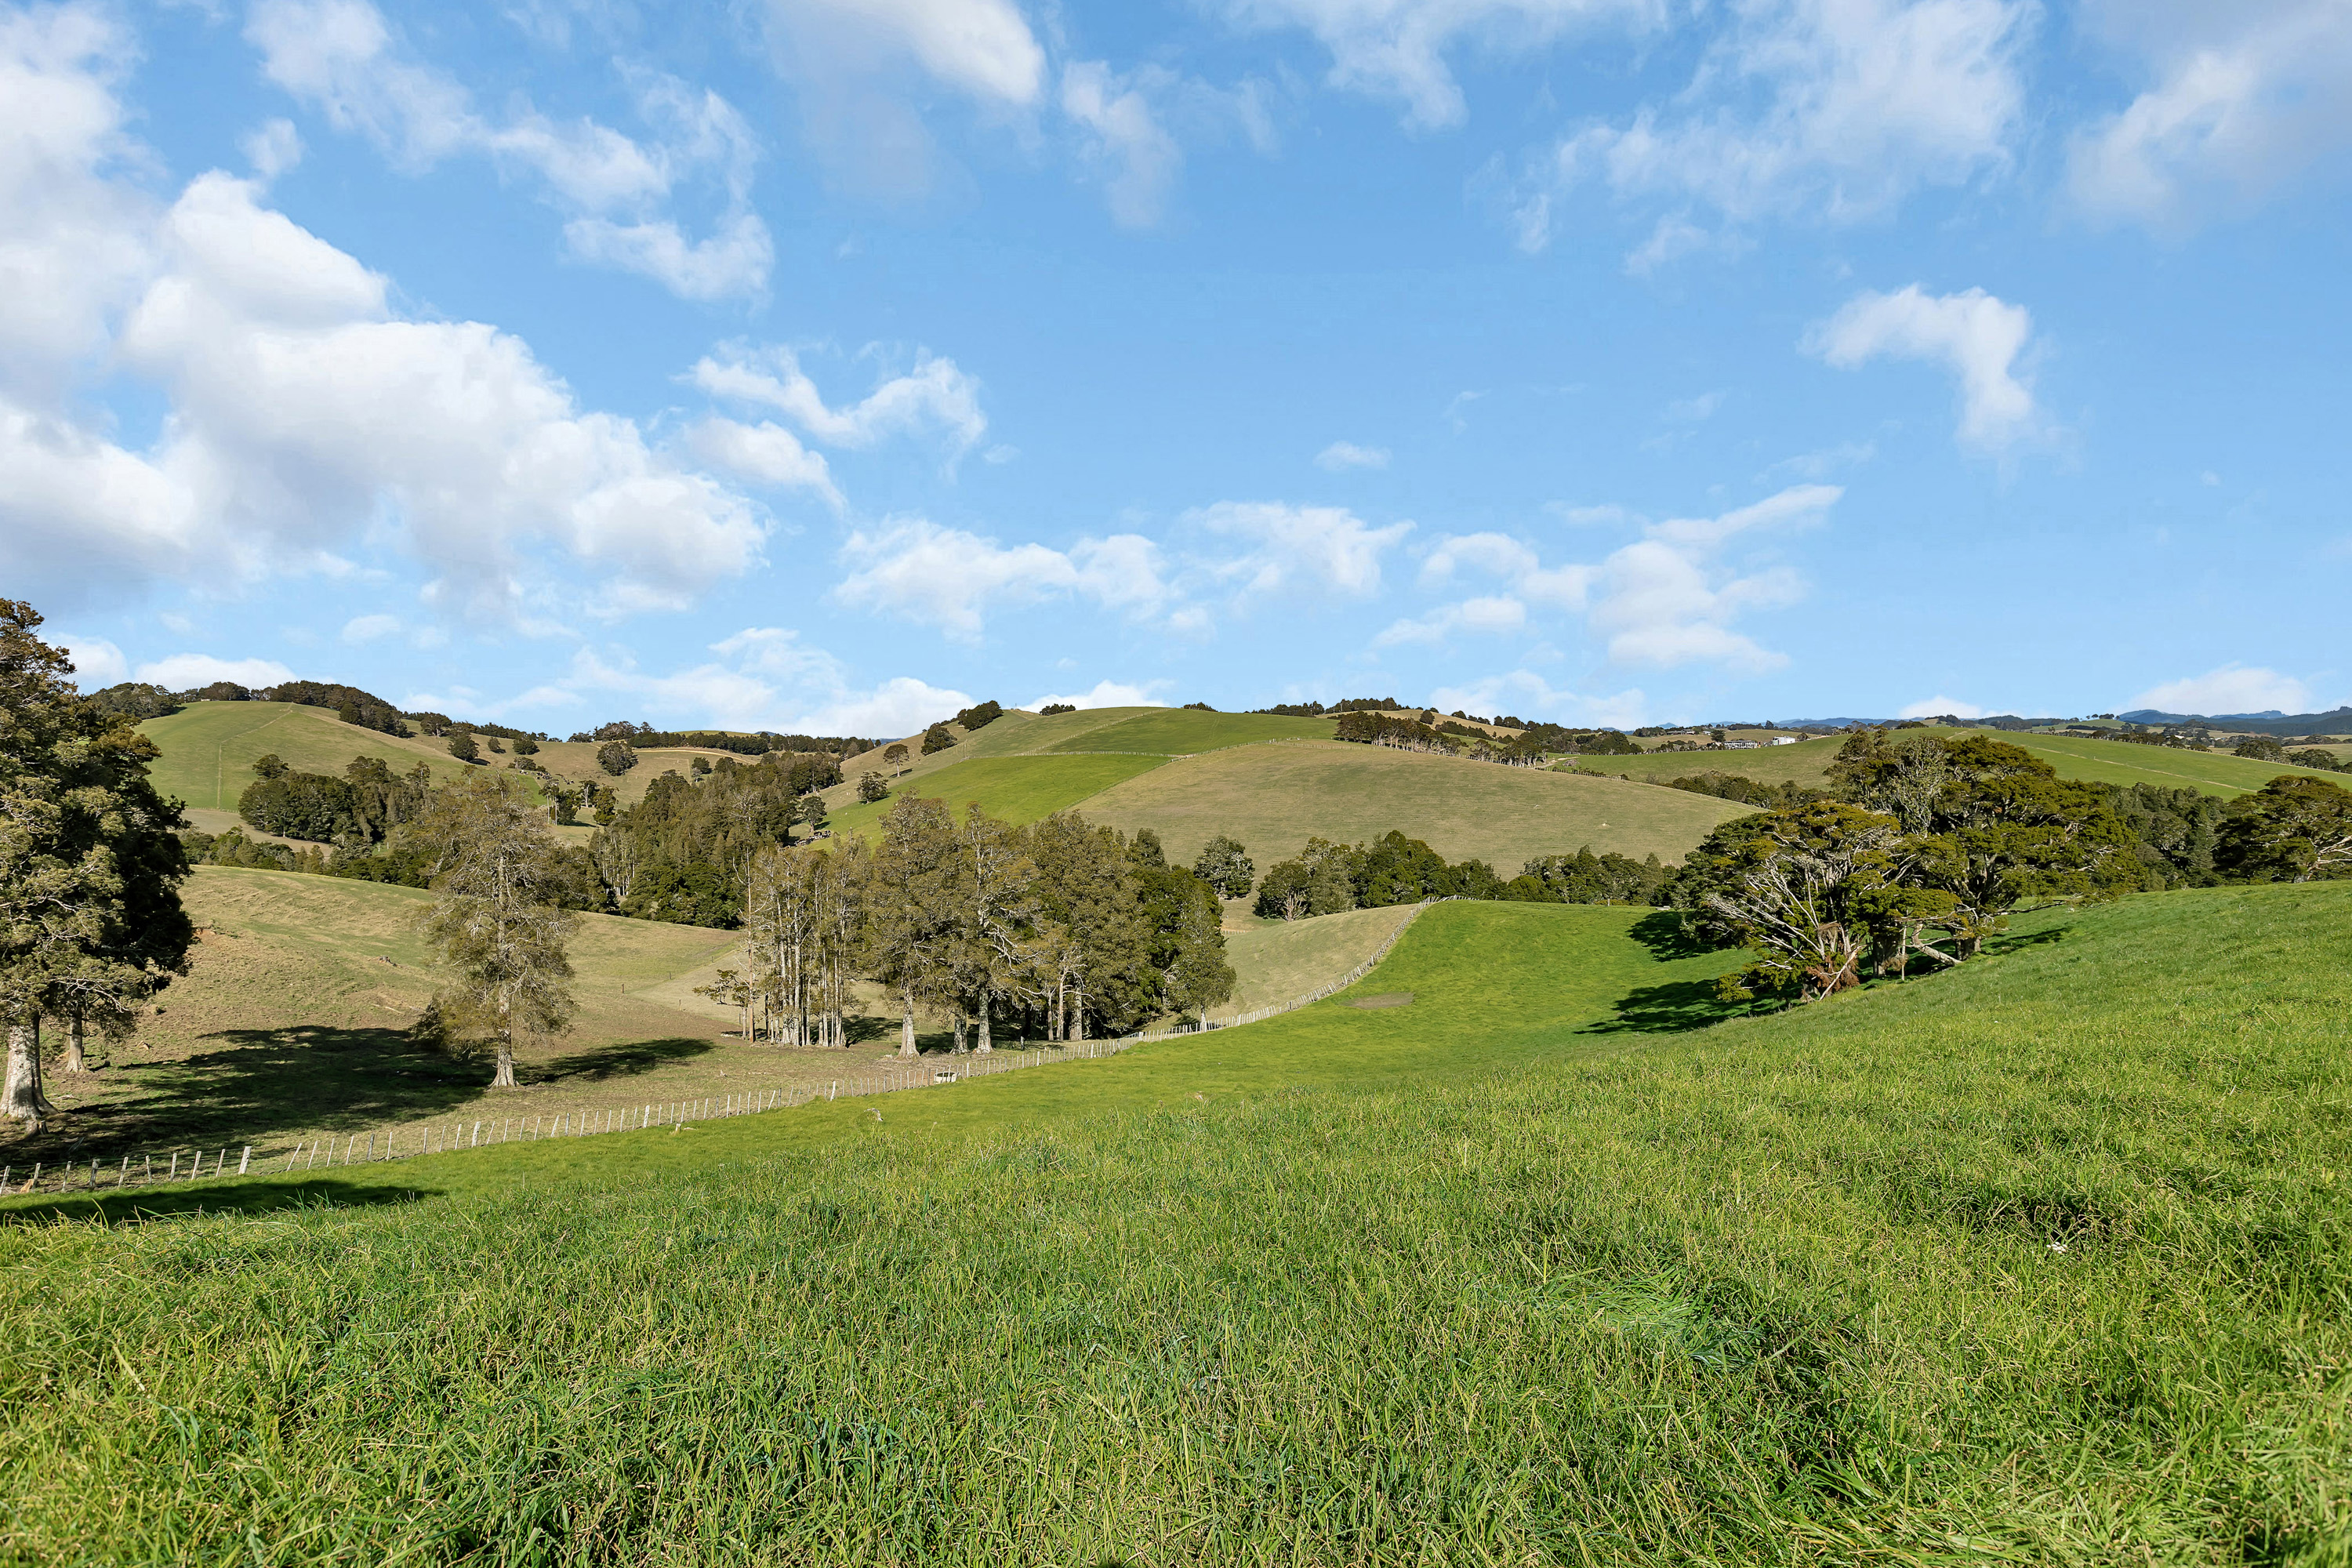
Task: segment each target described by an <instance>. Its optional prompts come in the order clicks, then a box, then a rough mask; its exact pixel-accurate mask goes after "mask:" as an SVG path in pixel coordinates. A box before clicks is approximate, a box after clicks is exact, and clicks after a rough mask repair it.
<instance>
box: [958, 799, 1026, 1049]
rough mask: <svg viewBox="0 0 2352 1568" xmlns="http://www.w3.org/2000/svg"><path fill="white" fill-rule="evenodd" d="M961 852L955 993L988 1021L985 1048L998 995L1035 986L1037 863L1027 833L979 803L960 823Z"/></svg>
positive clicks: (983, 1025) (981, 1042)
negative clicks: (1031, 978) (1031, 980)
mask: <svg viewBox="0 0 2352 1568" xmlns="http://www.w3.org/2000/svg"><path fill="white" fill-rule="evenodd" d="M956 849H957V853H958V855H959V857H960V858H961V866H960V867H959V868H958V875H957V879H956V880H957V885H958V890H959V891H960V892H961V895H962V899H963V909H962V910H961V927H962V929H961V931H960V932H959V933H958V935H959V937H960V939H961V940H960V942H959V943H958V949H959V950H958V952H957V954H956V960H955V966H956V984H955V991H956V993H957V1000H958V1003H959V1006H960V1007H961V1004H962V1003H964V1002H970V1003H971V1004H972V1005H973V1011H974V1013H975V1015H976V1016H977V1017H978V1019H979V1025H980V1028H979V1039H978V1042H977V1048H978V1049H979V1050H980V1051H982V1052H983V1053H984V1052H987V1051H989V1050H991V1049H992V1048H993V1044H994V1038H995V1037H994V1032H993V1030H994V1026H993V1022H992V1020H993V1018H994V1014H995V1004H996V1000H997V998H998V997H1000V996H1009V995H1013V994H1019V993H1024V992H1025V991H1026V990H1028V989H1029V988H1028V987H1026V986H1024V984H1023V981H1024V976H1027V975H1029V974H1032V973H1034V958H1035V950H1034V943H1033V942H1032V936H1033V933H1034V930H1035V927H1036V922H1037V866H1036V862H1034V860H1032V859H1030V858H1029V855H1028V851H1027V848H1026V847H1025V846H1024V843H1023V842H1022V837H1021V835H1020V834H1019V833H1018V832H1016V831H1015V830H1014V829H1013V827H1012V826H1009V825H1007V824H1005V823H1003V822H999V821H998V820H997V819H996V818H994V817H992V816H989V815H988V814H987V813H986V812H984V811H982V810H981V809H980V805H979V803H978V802H976V801H975V802H974V803H972V804H971V805H969V806H967V807H966V808H965V810H964V816H963V821H962V822H961V823H960V824H959V825H957V828H956ZM958 1034H959V1035H961V1021H959V1026H958ZM959 1044H961V1041H959Z"/></svg>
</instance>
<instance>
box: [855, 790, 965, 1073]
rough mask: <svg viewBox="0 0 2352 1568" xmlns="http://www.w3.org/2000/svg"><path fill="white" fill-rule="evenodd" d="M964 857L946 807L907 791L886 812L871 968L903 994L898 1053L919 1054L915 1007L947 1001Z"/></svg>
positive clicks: (869, 942)
mask: <svg viewBox="0 0 2352 1568" xmlns="http://www.w3.org/2000/svg"><path fill="white" fill-rule="evenodd" d="M961 871H962V857H961V854H960V853H959V851H958V846H957V842H956V830H955V822H954V819H953V818H951V817H950V816H949V815H948V808H947V807H946V806H945V805H942V804H940V802H938V801H936V800H926V799H924V798H923V797H922V796H920V795H902V796H900V797H899V799H898V804H897V805H893V806H892V807H891V808H890V810H889V813H888V815H887V816H884V817H883V819H882V842H881V845H880V847H878V848H877V849H876V850H875V852H874V858H873V863H872V870H871V872H870V879H871V893H872V898H871V902H870V903H869V904H868V905H867V908H866V949H867V957H868V963H869V966H870V967H869V973H872V974H873V976H874V978H875V979H877V980H878V981H880V982H882V984H886V985H887V986H889V987H890V989H891V990H893V991H894V992H896V993H898V1004H899V1011H898V1054H899V1055H900V1056H902V1057H911V1056H914V1055H916V1054H917V1047H916V1045H915V1009H916V1007H917V1005H919V1004H921V1003H925V1002H931V1001H939V1000H945V999H946V997H945V993H946V992H947V991H948V990H949V989H950V986H949V978H950V973H951V971H952V967H953V963H954V960H955V957H956V949H957V935H958V931H959V927H960V926H961V919H962V915H963V911H964V909H965V904H966V900H965V899H964V897H963V889H962V887H961V882H962V876H961Z"/></svg>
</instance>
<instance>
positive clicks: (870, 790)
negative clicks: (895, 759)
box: [857, 773, 890, 805]
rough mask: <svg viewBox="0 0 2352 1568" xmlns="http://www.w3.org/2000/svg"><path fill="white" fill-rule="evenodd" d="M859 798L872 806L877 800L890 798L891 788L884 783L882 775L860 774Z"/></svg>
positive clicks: (858, 779)
mask: <svg viewBox="0 0 2352 1568" xmlns="http://www.w3.org/2000/svg"><path fill="white" fill-rule="evenodd" d="M857 798H858V799H859V800H862V801H864V802H866V804H867V805H872V804H873V803H874V802H876V801H877V800H887V799H889V798H890V786H889V785H888V784H885V783H883V782H882V775H881V774H880V773H860V774H859V775H858V778H857Z"/></svg>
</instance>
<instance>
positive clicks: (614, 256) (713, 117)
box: [246, 0, 773, 300]
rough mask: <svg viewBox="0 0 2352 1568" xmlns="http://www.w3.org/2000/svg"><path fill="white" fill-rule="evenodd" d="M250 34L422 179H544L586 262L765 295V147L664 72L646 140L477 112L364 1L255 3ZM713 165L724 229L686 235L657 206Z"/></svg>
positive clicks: (280, 69)
mask: <svg viewBox="0 0 2352 1568" xmlns="http://www.w3.org/2000/svg"><path fill="white" fill-rule="evenodd" d="M246 37H247V40H248V41H250V42H251V43H252V44H253V45H254V46H255V47H257V48H258V49H259V50H260V51H261V53H262V69H263V72H264V74H265V75H267V76H268V78H269V79H270V80H272V81H274V82H276V83H277V84H278V86H279V87H281V88H283V89H286V91H288V92H289V93H290V94H292V95H293V96H294V97H295V98H296V99H297V100H300V101H301V102H304V103H307V104H310V105H311V106H312V107H314V108H316V109H317V110H320V112H321V113H323V114H324V115H325V116H326V117H327V120H328V122H329V123H330V124H331V125H333V126H335V127H336V128H337V129H338V130H341V131H347V132H356V133H358V134H360V135H362V136H364V137H366V138H367V139H368V140H369V141H370V142H373V143H374V144H375V145H376V146H377V147H378V148H379V149H381V150H382V151H383V153H385V155H386V156H388V157H389V158H391V159H392V160H393V161H394V163H396V164H397V165H399V166H400V167H402V168H404V169H407V170H409V171H411V172H415V173H422V172H424V171H425V170H427V169H430V168H431V167H433V166H434V165H435V164H436V163H441V162H442V161H444V160H445V159H447V158H451V157H456V156H460V155H464V154H477V155H480V156H485V157H488V158H489V159H491V160H492V161H493V162H495V163H498V164H499V166H500V167H501V168H502V169H506V170H521V171H526V172H528V173H530V174H535V175H537V176H538V177H539V178H540V179H541V180H542V181H543V182H545V184H546V186H547V188H548V189H549V191H550V192H551V194H552V195H554V197H555V198H556V200H557V201H558V203H559V204H560V205H563V206H566V207H568V208H570V209H572V211H573V212H574V213H575V214H576V215H578V216H576V217H575V218H574V220H573V221H572V222H571V223H570V224H568V225H567V226H565V230H564V233H565V237H566V238H567V240H568V241H569V243H570V244H571V246H572V253H573V254H574V255H575V256H578V257H579V258H581V259H583V260H585V261H591V262H594V263H598V264H601V265H604V266H610V267H614V268H620V269H622V270H625V271H631V272H637V273H642V274H644V275H646V276H647V277H650V278H653V279H655V280H656V281H657V282H660V283H662V284H664V285H665V286H667V287H668V288H669V289H673V290H674V291H675V292H677V293H678V294H679V295H681V296H683V297H685V298H687V299H690V300H712V299H719V298H725V297H730V296H735V295H745V294H756V293H758V292H759V291H760V290H761V289H763V288H765V287H766V284H767V278H768V271H769V268H770V266H771V265H772V261H773V247H772V242H771V240H770V238H769V236H768V230H767V226H766V225H765V224H763V223H762V222H761V220H760V218H759V216H757V215H756V214H754V213H753V212H752V211H751V208H750V205H749V198H750V185H751V166H752V164H753V163H755V162H756V160H757V156H758V149H757V143H756V142H755V140H754V139H753V138H752V136H751V131H750V128H749V126H748V125H746V124H745V123H744V121H743V120H742V118H741V116H740V115H738V114H737V113H736V112H735V110H734V109H733V108H732V107H731V106H730V105H729V104H728V103H727V102H726V100H723V99H721V98H719V96H718V95H717V94H715V93H710V92H707V91H706V92H702V93H699V94H697V93H695V92H693V91H691V90H690V89H688V88H686V87H685V85H684V84H683V83H680V82H677V81H676V80H674V79H669V78H665V77H655V76H649V75H648V76H645V77H643V78H642V79H637V80H635V82H634V83H633V85H634V86H635V89H636V90H637V99H638V109H639V111H640V113H641V114H643V115H644V116H645V118H646V119H647V120H648V121H652V122H654V123H655V124H656V127H657V129H658V130H659V131H660V132H662V134H661V136H660V137H659V139H658V140H656V141H653V142H638V141H636V140H635V139H633V138H631V137H628V136H625V135H623V134H622V133H621V132H617V131H614V130H613V129H611V128H610V127H608V126H604V125H602V124H599V123H597V122H596V121H593V120H589V119H584V118H583V119H581V120H578V121H570V122H564V121H555V120H551V119H550V118H548V117H547V116H546V115H543V114H541V112H540V111H539V110H536V109H534V108H532V107H531V106H530V104H529V103H528V102H527V101H519V102H518V103H517V105H516V107H514V108H513V109H512V110H509V113H508V114H507V115H506V116H504V117H502V118H499V117H488V116H485V115H483V114H481V113H479V112H478V110H476V109H475V107H474V103H473V100H472V95H471V94H469V93H468V92H467V90H466V89H465V88H464V87H463V86H462V85H460V84H459V83H458V82H457V80H456V79H454V78H452V77H450V76H449V75H448V74H447V73H446V72H443V71H440V70H437V69H435V68H432V67H429V66H425V65H420V64H418V63H416V62H415V61H414V60H412V59H409V58H404V53H403V51H402V49H401V48H400V47H399V45H398V43H397V41H396V40H395V39H394V37H393V34H392V29H391V27H390V26H389V25H388V24H387V23H386V22H385V20H384V18H383V14H382V13H381V12H379V11H378V10H377V9H376V8H375V7H374V6H373V5H371V4H368V3H367V0H259V3H258V4H257V5H255V6H254V8H253V10H252V13H251V15H250V16H249V17H248V19H247V24H246ZM289 129H290V128H289ZM256 164H257V167H263V160H262V158H261V157H260V156H258V155H257V156H256ZM706 168H707V169H709V170H710V171H712V172H713V173H714V174H716V176H717V178H718V179H719V182H720V183H721V184H722V186H723V188H724V189H725V191H726V193H727V197H728V205H727V214H726V216H725V217H724V218H723V219H722V221H721V224H720V229H719V233H718V234H716V235H714V236H713V237H711V238H709V239H707V240H703V241H699V242H695V241H689V240H688V239H687V238H685V237H684V236H683V235H681V234H680V233H679V231H678V228H677V225H676V223H675V222H672V221H670V220H667V219H663V218H660V217H658V216H655V215H656V209H657V208H658V207H659V206H660V205H662V204H664V203H666V202H667V201H668V199H669V197H670V195H671V193H672V190H673V188H674V187H675V185H676V184H677V182H678V181H679V180H680V179H681V178H683V177H686V176H687V175H688V174H691V173H693V172H695V171H697V170H700V169H706ZM271 172H273V171H270V170H268V169H267V168H266V167H264V175H265V177H267V176H268V174H269V173H271ZM616 218H618V219H625V220H629V221H616Z"/></svg>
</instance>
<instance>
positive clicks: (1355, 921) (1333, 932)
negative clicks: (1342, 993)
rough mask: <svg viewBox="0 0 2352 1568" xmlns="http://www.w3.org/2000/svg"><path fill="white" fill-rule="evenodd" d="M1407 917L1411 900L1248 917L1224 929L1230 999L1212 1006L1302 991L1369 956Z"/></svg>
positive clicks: (1254, 1002)
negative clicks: (1307, 915)
mask: <svg viewBox="0 0 2352 1568" xmlns="http://www.w3.org/2000/svg"><path fill="white" fill-rule="evenodd" d="M1412 918H1413V906H1412V905H1410V904H1404V905H1398V906H1394V907H1391V908H1389V909H1381V910H1349V911H1348V912H1347V913H1346V914H1342V915H1322V916H1319V917H1318V918H1316V919H1314V920H1307V921H1251V922H1250V923H1249V924H1248V925H1247V926H1245V927H1244V928H1242V929H1240V930H1233V929H1228V930H1227V931H1226V932H1225V959H1226V962H1228V963H1231V964H1232V965H1233V966H1234V975H1235V976H1236V981H1235V984H1234V995H1233V1000H1232V1001H1230V1002H1227V1003H1225V1004H1224V1005H1222V1006H1220V1007H1217V1008H1215V1009H1213V1015H1212V1016H1226V1017H1230V1016H1234V1015H1236V1014H1241V1013H1247V1012H1251V1011H1253V1010H1255V1009H1256V1008H1259V1007H1265V1006H1270V1005H1273V1004H1275V1003H1277V1002H1287V1001H1289V1000H1291V999H1292V998H1293V997H1297V996H1304V995H1306V994H1307V993H1308V992H1310V991H1313V990H1315V989H1316V988H1317V987H1318V986H1322V985H1328V984H1330V983H1331V982H1332V981H1334V980H1337V979H1339V976H1341V975H1343V974H1345V973H1348V971H1349V970H1351V969H1353V968H1355V967H1356V965H1358V964H1360V963H1363V962H1364V960H1366V959H1368V958H1370V957H1371V955H1372V954H1373V953H1374V952H1377V951H1378V950H1379V948H1380V945H1381V943H1382V942H1386V941H1387V940H1388V938H1389V933H1390V932H1391V931H1395V930H1396V929H1397V928H1398V927H1399V926H1402V925H1403V924H1405V923H1406V922H1408V921H1411V920H1412Z"/></svg>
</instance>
